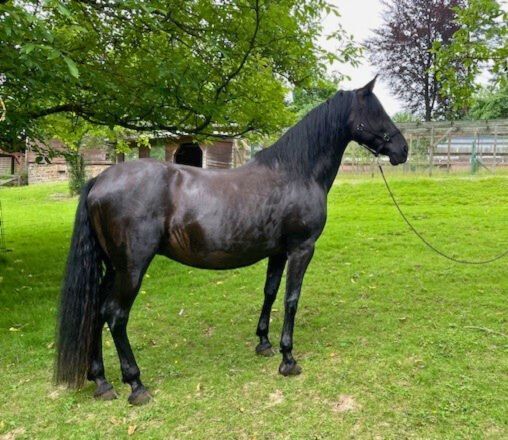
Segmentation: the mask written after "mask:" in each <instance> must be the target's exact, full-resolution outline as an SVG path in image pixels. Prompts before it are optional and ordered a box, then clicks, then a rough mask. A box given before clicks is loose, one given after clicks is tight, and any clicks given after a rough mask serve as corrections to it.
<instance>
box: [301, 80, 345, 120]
mask: <svg viewBox="0 0 508 440" xmlns="http://www.w3.org/2000/svg"><path fill="white" fill-rule="evenodd" d="M337 84H338V81H337V80H332V79H328V78H320V79H318V80H316V81H315V82H313V83H312V84H310V85H309V86H307V87H295V89H294V90H293V102H292V109H293V111H294V112H295V114H296V116H297V118H298V119H301V118H302V117H303V116H305V115H306V114H307V113H308V112H309V111H311V110H312V109H313V108H314V107H316V106H317V105H319V104H322V103H323V102H324V101H326V100H327V99H328V98H330V97H331V96H332V95H334V94H335V93H337V90H338V85H337Z"/></svg>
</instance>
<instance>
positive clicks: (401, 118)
mask: <svg viewBox="0 0 508 440" xmlns="http://www.w3.org/2000/svg"><path fill="white" fill-rule="evenodd" d="M392 119H393V121H394V122H420V121H421V120H422V119H421V118H420V117H418V115H415V114H413V113H409V112H398V113H395V114H394V115H393V117H392Z"/></svg>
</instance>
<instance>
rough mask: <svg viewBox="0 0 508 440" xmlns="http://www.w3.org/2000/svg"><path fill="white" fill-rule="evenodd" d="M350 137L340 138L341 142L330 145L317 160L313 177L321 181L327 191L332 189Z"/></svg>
mask: <svg viewBox="0 0 508 440" xmlns="http://www.w3.org/2000/svg"><path fill="white" fill-rule="evenodd" d="M349 141H350V139H348V138H347V137H345V136H344V138H342V137H341V138H340V140H339V143H338V144H336V145H329V146H328V148H327V150H326V152H327V154H323V156H322V157H320V158H319V159H318V160H317V161H316V165H315V167H314V170H313V172H312V175H313V178H314V179H315V180H316V182H317V183H319V184H320V185H321V186H323V188H325V190H326V192H328V191H330V188H331V187H332V185H333V182H334V180H335V178H336V177H337V173H338V172H339V167H340V164H341V162H342V156H343V155H344V151H345V150H346V147H347V145H348V143H349Z"/></svg>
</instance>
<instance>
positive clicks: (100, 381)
mask: <svg viewBox="0 0 508 440" xmlns="http://www.w3.org/2000/svg"><path fill="white" fill-rule="evenodd" d="M114 276H115V274H114V272H113V270H112V269H111V268H108V269H107V271H106V276H105V277H104V280H103V282H102V286H101V297H102V298H106V297H108V296H109V295H110V294H111V289H112V288H113V281H114ZM103 327H104V317H103V316H102V314H100V315H99V321H98V322H97V326H96V328H95V330H94V335H93V339H92V342H91V343H92V356H91V359H90V368H89V370H88V375H87V378H88V380H91V381H94V382H95V383H96V384H97V388H96V389H95V393H94V397H95V398H97V399H102V400H112V399H116V398H117V397H118V395H117V394H116V392H115V390H114V389H113V386H112V385H111V384H110V383H109V382H108V381H107V380H106V377H105V374H104V361H103V359H102V328H103Z"/></svg>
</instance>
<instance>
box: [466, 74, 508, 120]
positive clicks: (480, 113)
mask: <svg viewBox="0 0 508 440" xmlns="http://www.w3.org/2000/svg"><path fill="white" fill-rule="evenodd" d="M469 116H470V117H471V118H472V119H507V118H508V82H503V83H501V84H499V85H498V86H497V87H488V88H487V87H485V88H482V89H480V91H479V92H478V93H477V94H476V95H474V96H473V100H472V105H471V110H470V111H469Z"/></svg>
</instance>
